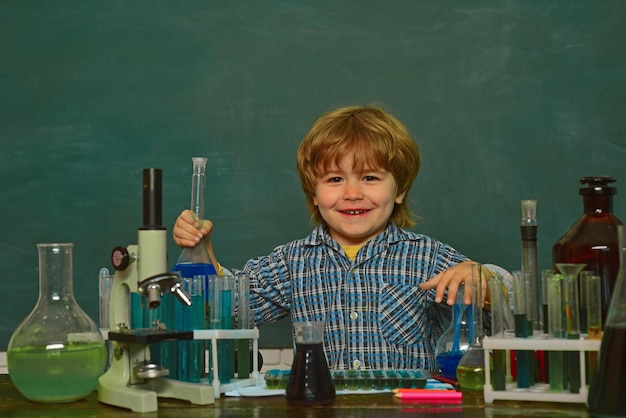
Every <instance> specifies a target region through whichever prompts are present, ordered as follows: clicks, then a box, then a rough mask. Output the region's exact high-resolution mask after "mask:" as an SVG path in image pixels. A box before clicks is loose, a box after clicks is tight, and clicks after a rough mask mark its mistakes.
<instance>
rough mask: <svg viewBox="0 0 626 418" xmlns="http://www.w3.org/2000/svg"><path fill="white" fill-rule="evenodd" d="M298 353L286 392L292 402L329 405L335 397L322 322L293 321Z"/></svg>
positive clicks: (306, 404)
mask: <svg viewBox="0 0 626 418" xmlns="http://www.w3.org/2000/svg"><path fill="white" fill-rule="evenodd" d="M294 328H295V330H296V332H295V338H296V353H295V356H294V359H293V364H292V366H291V373H290V374H289V381H288V382H287V388H286V390H285V395H286V398H287V402H289V404H291V405H302V406H312V405H327V404H330V403H332V402H333V401H334V400H335V386H334V385H333V381H332V378H331V375H330V370H329V369H328V363H327V361H326V354H324V347H323V342H322V341H323V330H324V323H323V322H296V323H294Z"/></svg>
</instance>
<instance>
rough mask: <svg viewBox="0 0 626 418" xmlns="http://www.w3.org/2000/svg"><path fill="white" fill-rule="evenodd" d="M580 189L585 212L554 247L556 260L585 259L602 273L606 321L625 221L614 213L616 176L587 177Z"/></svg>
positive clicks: (595, 270) (590, 265)
mask: <svg viewBox="0 0 626 418" xmlns="http://www.w3.org/2000/svg"><path fill="white" fill-rule="evenodd" d="M580 182H581V183H582V184H586V185H587V187H582V188H581V189H580V195H582V197H583V206H584V213H583V215H582V216H581V217H580V218H578V220H577V221H576V222H575V223H574V224H573V225H572V226H571V227H570V228H569V229H568V230H567V231H566V232H565V234H564V235H563V236H562V237H560V238H559V239H558V240H557V241H556V243H555V244H554V246H553V247H552V262H553V264H554V265H555V268H554V271H555V272H556V271H557V270H556V263H574V264H578V263H583V264H586V265H587V269H588V270H590V271H593V272H595V273H596V274H597V275H599V276H600V277H601V292H602V321H603V323H604V321H605V320H606V314H607V311H608V307H609V303H610V301H611V294H612V291H613V287H614V286H615V278H616V277H617V271H618V269H619V247H618V243H617V226H618V225H621V224H622V223H623V222H622V221H621V220H620V219H618V218H617V216H615V215H614V214H613V196H614V195H615V194H617V189H616V188H615V187H610V186H609V185H610V184H611V183H614V182H615V178H613V177H604V176H596V177H583V178H581V179H580Z"/></svg>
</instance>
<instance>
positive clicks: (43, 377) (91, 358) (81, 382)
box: [7, 344, 107, 402]
mask: <svg viewBox="0 0 626 418" xmlns="http://www.w3.org/2000/svg"><path fill="white" fill-rule="evenodd" d="M106 361H107V350H106V347H105V345H104V344H79V345H69V346H65V347H63V348H61V349H54V350H46V349H45V347H42V346H29V347H16V348H12V349H11V350H9V351H8V352H7V363H8V367H9V375H10V377H11V380H12V381H13V384H14V385H15V387H16V388H17V389H18V390H19V391H20V393H21V394H22V395H24V397H25V398H27V399H29V400H31V401H37V402H72V401H75V400H77V399H81V398H84V397H85V396H87V395H89V394H90V393H91V392H92V391H93V390H94V389H95V388H96V386H97V384H98V378H99V377H100V376H101V375H102V373H104V369H105V367H106Z"/></svg>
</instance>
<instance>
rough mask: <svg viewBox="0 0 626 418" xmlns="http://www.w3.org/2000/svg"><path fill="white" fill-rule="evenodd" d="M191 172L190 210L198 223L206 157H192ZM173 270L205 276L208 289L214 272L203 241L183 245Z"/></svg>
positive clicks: (187, 275)
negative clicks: (210, 277) (209, 280)
mask: <svg viewBox="0 0 626 418" xmlns="http://www.w3.org/2000/svg"><path fill="white" fill-rule="evenodd" d="M191 160H192V163H193V174H192V176H191V211H192V212H193V215H194V217H195V218H196V221H197V222H198V225H200V224H201V223H202V220H203V219H204V185H205V174H204V173H205V169H206V162H207V159H206V158H204V157H193V158H192V159H191ZM174 271H178V272H180V276H181V277H182V278H187V279H193V278H194V276H198V275H203V276H206V281H205V289H208V287H209V283H208V277H209V276H210V275H212V274H215V267H214V266H213V263H212V261H211V257H210V255H209V251H208V250H207V247H206V245H205V244H204V242H202V241H201V242H200V243H198V245H196V246H195V247H185V248H183V250H182V251H181V253H180V256H179V257H178V261H177V262H176V265H175V266H174Z"/></svg>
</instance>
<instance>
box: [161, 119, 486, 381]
mask: <svg viewBox="0 0 626 418" xmlns="http://www.w3.org/2000/svg"><path fill="white" fill-rule="evenodd" d="M419 168H420V153H419V149H418V147H417V145H416V143H415V142H414V141H413V139H412V137H411V135H410V134H409V132H408V131H407V129H406V128H405V127H404V125H403V124H402V123H400V122H399V121H398V120H397V119H396V118H394V117H393V116H391V115H390V114H388V113H387V112H385V111H383V110H382V109H380V108H376V107H346V108H340V109H336V110H334V111H331V112H329V113H326V114H324V115H322V116H321V117H320V118H319V119H318V120H317V121H316V122H315V123H314V124H313V126H312V128H311V130H310V131H309V133H308V134H307V135H306V137H305V138H304V140H303V141H302V143H301V144H300V147H299V149H298V155H297V169H298V173H299V175H300V181H301V184H302V188H303V190H304V192H305V195H306V199H307V203H308V206H309V208H310V210H311V213H312V215H313V219H314V220H315V221H316V223H317V224H318V225H317V226H316V227H315V229H314V230H313V231H312V232H311V233H310V234H309V236H307V237H305V238H303V239H298V240H295V241H292V242H289V243H287V244H284V245H281V246H278V247H277V248H275V249H274V251H272V253H271V254H269V255H267V256H263V257H256V258H253V259H251V260H249V261H248V262H247V263H246V264H245V265H244V266H243V268H242V269H241V271H243V272H245V273H248V274H249V275H250V290H251V295H250V307H251V309H252V312H254V316H255V320H256V325H261V324H263V323H266V322H272V321H276V320H278V319H280V318H282V317H284V316H287V315H291V319H292V321H294V322H297V321H307V320H309V321H324V322H325V323H326V328H325V333H324V349H325V352H326V357H327V360H328V365H329V367H330V368H331V369H349V368H357V369H358V368H365V369H386V368H393V369H417V368H424V369H428V370H431V371H436V370H437V364H436V361H435V345H436V342H437V339H438V338H439V336H440V335H441V333H442V332H443V331H444V330H445V327H446V326H447V323H446V320H447V319H446V318H449V317H450V308H449V306H447V305H452V304H453V301H454V299H455V294H456V290H457V288H458V286H459V284H460V283H461V282H471V280H472V264H475V262H472V261H470V260H469V259H468V258H467V257H465V256H464V255H462V254H461V253H459V252H457V251H456V250H455V249H453V248H451V247H450V246H448V245H446V244H443V243H441V242H439V241H437V240H434V239H432V238H430V237H427V236H425V235H421V234H417V233H414V232H410V231H407V230H405V229H404V228H408V227H412V226H414V225H415V220H414V219H415V217H414V215H413V214H412V213H411V211H410V209H409V207H408V203H407V194H408V192H409V189H410V187H411V185H412V184H413V181H414V180H415V178H416V177H417V174H418V172H419ZM212 230H213V224H212V223H211V222H210V221H203V222H202V225H197V223H196V222H195V220H194V218H193V214H192V213H191V211H183V213H182V214H181V215H180V216H179V217H178V219H177V220H176V224H175V226H174V229H173V235H174V241H175V242H176V244H177V245H179V246H181V247H182V246H194V245H196V244H198V243H199V242H200V241H202V240H203V241H204V243H205V244H206V245H207V246H208V248H209V252H210V254H213V248H212V244H211V241H210V236H211V232H212ZM213 259H215V258H214V257H213ZM496 268H497V267H496ZM485 270H486V269H483V271H485ZM237 271H239V270H235V271H233V273H235V272H237ZM487 272H488V270H487ZM466 287H467V288H469V286H466ZM484 288H486V286H484ZM446 293H447V305H442V304H441V303H440V302H442V301H443V300H444V299H446ZM488 298H489V296H488V295H487V299H488ZM470 302H471V299H470V296H469V292H467V295H466V303H468V304H469V303H470Z"/></svg>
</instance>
